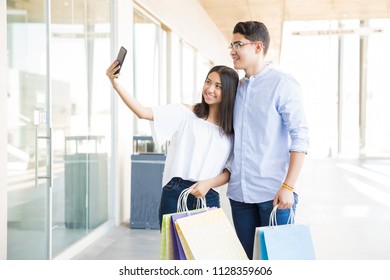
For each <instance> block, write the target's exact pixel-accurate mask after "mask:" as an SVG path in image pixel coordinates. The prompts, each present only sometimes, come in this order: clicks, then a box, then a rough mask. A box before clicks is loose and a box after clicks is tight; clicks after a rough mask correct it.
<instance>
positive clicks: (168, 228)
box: [160, 214, 174, 260]
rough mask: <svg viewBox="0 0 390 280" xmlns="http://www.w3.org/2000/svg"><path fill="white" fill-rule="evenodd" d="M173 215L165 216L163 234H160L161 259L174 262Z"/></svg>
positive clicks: (162, 226) (162, 227)
mask: <svg viewBox="0 0 390 280" xmlns="http://www.w3.org/2000/svg"><path fill="white" fill-rule="evenodd" d="M172 215H173V214H165V215H163V218H162V223H161V233H160V258H161V259H162V260H173V259H174V255H173V243H172V242H173V241H172V224H171V216H172Z"/></svg>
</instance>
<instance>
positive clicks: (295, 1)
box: [198, 0, 390, 59]
mask: <svg viewBox="0 0 390 280" xmlns="http://www.w3.org/2000/svg"><path fill="white" fill-rule="evenodd" d="M198 2H199V3H200V4H201V5H202V6H203V8H204V9H205V10H206V12H207V13H208V14H209V16H210V17H211V19H212V20H213V21H214V22H215V24H216V26H217V27H218V28H219V30H221V32H222V33H223V34H224V36H225V37H226V39H227V40H228V42H230V41H231V37H232V30H233V27H234V25H235V24H236V23H237V22H239V21H247V20H257V21H261V22H263V23H264V24H265V25H266V26H267V27H268V30H269V32H270V36H271V45H270V53H272V55H273V56H274V58H275V59H277V58H278V57H279V53H280V46H281V38H282V31H283V22H284V21H292V20H294V21H295V20H299V21H300V20H328V19H332V20H343V19H344V20H345V19H360V20H363V19H370V18H390V0H198Z"/></svg>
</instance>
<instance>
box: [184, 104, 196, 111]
mask: <svg viewBox="0 0 390 280" xmlns="http://www.w3.org/2000/svg"><path fill="white" fill-rule="evenodd" d="M183 106H184V107H186V108H187V109H188V110H190V111H191V112H194V107H195V105H191V104H184V103H183Z"/></svg>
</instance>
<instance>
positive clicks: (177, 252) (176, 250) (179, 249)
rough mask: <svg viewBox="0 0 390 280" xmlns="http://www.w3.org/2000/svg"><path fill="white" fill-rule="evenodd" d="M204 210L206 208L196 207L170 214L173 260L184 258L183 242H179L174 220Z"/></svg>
mask: <svg viewBox="0 0 390 280" xmlns="http://www.w3.org/2000/svg"><path fill="white" fill-rule="evenodd" d="M204 211H207V209H198V210H193V211H187V212H179V213H175V214H173V215H172V216H171V229H172V230H171V233H172V237H171V238H172V248H173V259H174V260H186V259H187V258H186V255H185V252H184V249H183V244H182V243H181V242H180V238H179V235H178V233H177V230H176V227H175V222H176V220H177V219H179V218H184V217H187V216H189V215H196V214H199V213H202V212H204Z"/></svg>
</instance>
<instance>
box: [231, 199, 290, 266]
mask: <svg viewBox="0 0 390 280" xmlns="http://www.w3.org/2000/svg"><path fill="white" fill-rule="evenodd" d="M294 199H295V201H294V205H293V207H292V208H293V210H294V213H295V208H296V205H297V204H298V195H297V194H296V193H294ZM272 203H273V201H272V200H270V201H266V202H262V203H253V204H252V203H244V202H237V201H234V200H232V199H230V206H231V210H232V218H233V223H234V228H235V229H236V233H237V236H238V239H240V241H241V244H242V246H243V247H244V250H245V252H246V254H247V255H248V258H249V259H252V257H253V243H254V238H255V232H256V227H264V226H268V225H269V216H270V214H271V212H272V209H273V205H272ZM289 216H290V209H284V210H277V211H276V221H277V224H278V225H284V224H287V222H288V217H289Z"/></svg>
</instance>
